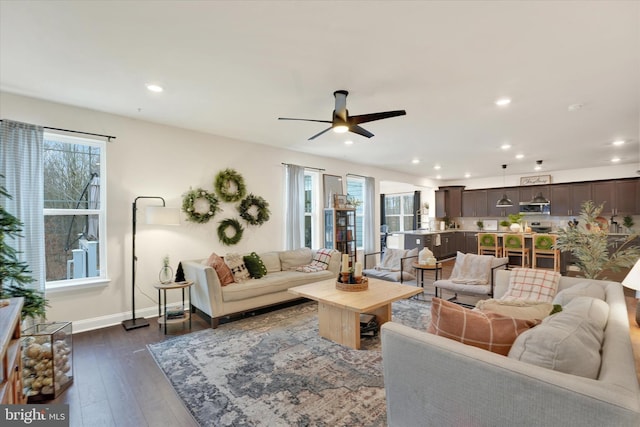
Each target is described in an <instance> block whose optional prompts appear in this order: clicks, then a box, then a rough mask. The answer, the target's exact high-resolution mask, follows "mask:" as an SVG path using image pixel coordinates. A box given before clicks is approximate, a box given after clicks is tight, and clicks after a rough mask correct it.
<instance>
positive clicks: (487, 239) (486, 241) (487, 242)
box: [480, 234, 496, 246]
mask: <svg viewBox="0 0 640 427" xmlns="http://www.w3.org/2000/svg"><path fill="white" fill-rule="evenodd" d="M480 244H481V245H482V246H495V245H496V241H495V238H494V236H493V235H491V234H485V235H484V236H482V239H481V240H480Z"/></svg>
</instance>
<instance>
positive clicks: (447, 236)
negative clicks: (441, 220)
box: [433, 232, 457, 260]
mask: <svg viewBox="0 0 640 427" xmlns="http://www.w3.org/2000/svg"><path fill="white" fill-rule="evenodd" d="M456 234H457V233H456V232H446V233H439V236H440V242H439V243H440V244H439V245H438V244H437V243H438V237H437V236H438V235H437V234H436V235H433V255H434V256H435V257H436V259H438V260H441V259H446V258H451V257H453V256H455V255H456V250H457V247H456Z"/></svg>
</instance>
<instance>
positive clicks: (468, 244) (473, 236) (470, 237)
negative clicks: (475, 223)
mask: <svg viewBox="0 0 640 427" xmlns="http://www.w3.org/2000/svg"><path fill="white" fill-rule="evenodd" d="M461 234H462V238H463V241H464V250H460V252H464V253H467V254H477V253H478V233H476V232H468V231H465V232H464V233H461Z"/></svg>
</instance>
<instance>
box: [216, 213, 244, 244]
mask: <svg viewBox="0 0 640 427" xmlns="http://www.w3.org/2000/svg"><path fill="white" fill-rule="evenodd" d="M229 227H231V228H233V230H234V234H233V235H232V236H229V235H227V228H229ZM243 231H244V228H242V225H240V222H239V221H238V220H237V219H235V218H227V219H223V220H222V221H220V225H219V226H218V239H220V241H221V242H222V244H223V245H225V246H231V245H235V244H236V243H238V242H239V241H240V239H242V232H243Z"/></svg>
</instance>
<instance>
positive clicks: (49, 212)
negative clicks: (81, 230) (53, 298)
mask: <svg viewBox="0 0 640 427" xmlns="http://www.w3.org/2000/svg"><path fill="white" fill-rule="evenodd" d="M44 140H45V141H47V140H53V141H56V142H63V143H67V144H78V145H86V146H91V147H97V148H99V149H100V172H99V174H100V207H99V209H43V216H53V215H57V216H60V215H63V216H64V215H69V216H72V215H78V216H87V215H97V216H98V227H99V231H98V235H99V236H100V240H99V241H100V244H99V245H98V248H99V250H98V256H99V259H100V273H99V275H98V276H94V277H83V278H78V279H64V280H55V281H45V290H46V291H47V292H55V291H60V290H67V289H78V288H81V287H91V286H96V285H104V284H106V283H108V282H109V278H108V274H107V273H108V271H109V270H108V267H107V185H106V183H107V156H106V148H107V143H106V141H101V140H95V139H90V138H82V137H76V136H70V135H62V134H57V133H53V132H44ZM45 236H46V230H45ZM42 256H43V257H44V258H45V259H44V260H43V261H44V262H43V265H45V266H46V251H45V253H44V254H43V255H42ZM45 277H46V273H45Z"/></svg>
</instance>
